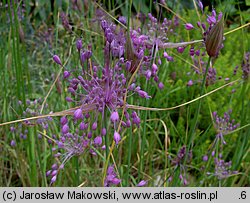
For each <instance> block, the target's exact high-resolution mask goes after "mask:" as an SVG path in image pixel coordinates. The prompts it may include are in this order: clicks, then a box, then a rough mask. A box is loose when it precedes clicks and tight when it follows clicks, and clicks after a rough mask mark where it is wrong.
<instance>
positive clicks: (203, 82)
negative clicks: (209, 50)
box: [188, 57, 211, 150]
mask: <svg viewBox="0 0 250 203" xmlns="http://www.w3.org/2000/svg"><path fill="white" fill-rule="evenodd" d="M210 61H211V57H209V58H208V62H207V66H206V71H205V75H204V77H203V80H202V84H201V90H200V96H202V95H203V93H204V90H205V84H206V78H207V74H208V69H209V66H210ZM201 102H202V99H200V100H199V103H198V106H197V108H196V111H195V115H194V122H193V125H192V127H191V136H190V139H189V141H188V150H189V149H190V146H191V144H192V142H193V139H194V135H195V129H196V126H197V122H198V116H199V113H200V110H201Z"/></svg>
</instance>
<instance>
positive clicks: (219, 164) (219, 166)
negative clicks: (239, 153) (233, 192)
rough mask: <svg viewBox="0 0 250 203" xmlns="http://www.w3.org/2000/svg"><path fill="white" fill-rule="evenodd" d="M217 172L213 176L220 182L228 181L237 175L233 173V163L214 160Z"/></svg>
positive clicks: (235, 172)
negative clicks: (227, 179) (230, 177)
mask: <svg viewBox="0 0 250 203" xmlns="http://www.w3.org/2000/svg"><path fill="white" fill-rule="evenodd" d="M214 164H215V171H214V173H213V175H214V176H215V177H217V178H218V179H219V180H221V179H226V178H228V177H229V176H231V175H233V174H237V173H238V172H237V171H231V170H230V168H231V166H232V162H231V161H229V162H225V161H224V160H223V159H217V158H215V159H214Z"/></svg>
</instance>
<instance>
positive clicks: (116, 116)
mask: <svg viewBox="0 0 250 203" xmlns="http://www.w3.org/2000/svg"><path fill="white" fill-rule="evenodd" d="M110 120H111V121H112V122H113V123H116V122H117V121H118V120H119V114H118V112H117V111H114V112H112V114H111V116H110Z"/></svg>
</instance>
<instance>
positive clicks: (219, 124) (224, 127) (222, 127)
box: [213, 111, 239, 144]
mask: <svg viewBox="0 0 250 203" xmlns="http://www.w3.org/2000/svg"><path fill="white" fill-rule="evenodd" d="M230 114H231V111H228V112H225V113H224V116H223V117H219V115H218V114H217V113H213V118H214V127H215V129H216V131H217V135H216V136H217V138H219V139H220V140H221V141H222V143H223V144H226V142H225V140H224V135H227V134H228V133H229V132H231V131H234V130H235V129H236V128H238V127H239V123H238V124H235V123H234V122H235V120H234V119H231V118H230Z"/></svg>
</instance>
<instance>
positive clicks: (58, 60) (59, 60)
mask: <svg viewBox="0 0 250 203" xmlns="http://www.w3.org/2000/svg"><path fill="white" fill-rule="evenodd" d="M53 60H54V61H55V62H56V63H57V64H59V65H62V62H61V59H60V58H59V56H57V55H54V56H53Z"/></svg>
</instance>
